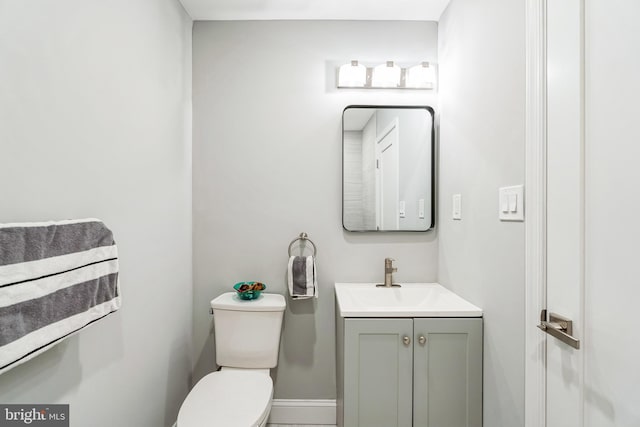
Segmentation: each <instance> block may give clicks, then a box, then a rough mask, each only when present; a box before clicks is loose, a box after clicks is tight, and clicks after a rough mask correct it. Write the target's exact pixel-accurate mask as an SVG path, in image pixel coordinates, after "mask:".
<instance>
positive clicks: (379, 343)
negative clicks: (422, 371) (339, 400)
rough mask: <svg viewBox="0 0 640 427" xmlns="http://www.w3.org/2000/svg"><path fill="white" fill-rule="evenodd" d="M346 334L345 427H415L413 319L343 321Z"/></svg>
mask: <svg viewBox="0 0 640 427" xmlns="http://www.w3.org/2000/svg"><path fill="white" fill-rule="evenodd" d="M344 332H345V337H344V343H345V348H344V372H345V377H344V426H345V427H411V425H412V420H411V418H412V414H411V411H412V404H413V400H412V392H413V390H412V388H413V385H412V383H413V381H412V378H413V342H412V339H411V337H412V336H413V319H345V327H344ZM405 337H406V338H405ZM405 339H408V340H409V343H405V341H404V340H405Z"/></svg>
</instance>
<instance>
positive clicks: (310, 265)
mask: <svg viewBox="0 0 640 427" xmlns="http://www.w3.org/2000/svg"><path fill="white" fill-rule="evenodd" d="M287 281H288V285H289V294H290V295H291V298H293V299H307V298H313V297H316V298H318V280H317V277H316V261H315V257H313V256H306V257H305V256H292V257H289V264H288V268H287Z"/></svg>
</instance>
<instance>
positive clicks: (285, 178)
mask: <svg viewBox="0 0 640 427" xmlns="http://www.w3.org/2000/svg"><path fill="white" fill-rule="evenodd" d="M193 37H194V39H193V46H194V50H193V55H194V58H193V59H194V62H193V73H194V74H193V94H194V98H193V100H194V147H193V148H194V165H193V174H194V176H193V197H194V204H193V206H194V212H193V215H194V216H193V220H194V281H195V287H194V347H195V357H196V360H195V363H196V365H195V373H194V380H195V379H198V378H200V377H201V376H203V375H204V374H206V373H207V372H210V371H211V370H212V369H214V368H215V363H214V360H215V353H214V345H213V339H212V336H211V328H212V318H211V316H210V315H209V311H208V308H209V301H210V300H211V299H212V298H214V297H216V296H217V295H219V294H221V293H222V292H225V291H229V290H230V289H231V286H232V285H233V284H234V283H235V282H237V281H240V280H262V281H264V282H265V283H266V284H267V286H268V291H270V292H276V293H281V294H285V293H286V290H285V289H286V288H285V270H286V264H287V246H288V245H289V242H290V241H291V240H292V239H293V238H295V237H296V236H297V235H298V233H300V232H301V231H305V232H307V233H309V236H310V237H311V238H312V239H313V241H314V242H315V244H316V245H317V247H318V258H317V263H318V276H319V287H320V298H319V299H318V300H313V301H296V302H292V301H291V300H288V308H287V312H286V314H285V321H284V322H285V324H284V332H283V341H282V350H281V353H280V360H279V365H278V368H277V372H276V374H275V377H276V381H275V397H276V398H297V399H303V398H333V397H335V392H336V390H335V362H334V360H335V351H334V350H335V347H334V308H333V304H334V295H333V283H334V282H336V281H381V280H382V279H383V268H384V265H383V259H384V258H385V257H393V258H395V259H397V260H398V261H397V266H398V273H397V280H399V281H425V280H435V279H436V270H437V257H438V255H437V238H436V233H435V232H429V233H410V234H402V233H388V234H371V233H349V232H345V231H343V229H342V225H341V223H342V221H341V214H342V213H341V203H342V185H341V169H342V166H341V162H342V144H341V117H342V110H343V109H344V107H345V106H347V105H349V104H391V105H393V104H396V105H424V104H426V105H432V106H435V103H436V95H435V93H433V92H427V91H398V90H368V91H367V90H344V89H342V90H338V89H335V68H334V66H335V64H336V63H337V64H339V63H340V62H346V61H348V60H350V59H354V58H357V59H360V60H362V61H369V60H377V61H381V62H382V61H384V60H386V59H396V60H398V61H402V60H416V61H419V60H420V59H421V58H424V59H425V60H431V61H435V60H436V58H437V25H436V24H435V23H426V22H422V23H420V22H350V21H342V22H337V21H336V22H332V21H324V22H319V21H299V22H278V21H270V22H251V21H249V22H196V23H195V25H194V34H193Z"/></svg>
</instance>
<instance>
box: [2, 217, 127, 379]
mask: <svg viewBox="0 0 640 427" xmlns="http://www.w3.org/2000/svg"><path fill="white" fill-rule="evenodd" d="M118 270H119V267H118V250H117V247H116V244H115V241H114V239H113V234H112V233H111V231H110V230H109V229H108V228H107V227H106V226H105V225H104V224H103V223H102V222H101V221H100V220H97V219H93V218H90V219H81V220H67V221H58V222H41V223H19V224H0V374H1V373H2V372H5V371H7V370H9V369H11V368H13V367H15V366H18V365H20V364H21V363H24V362H26V361H27V360H30V359H32V358H33V357H35V356H36V355H38V354H40V353H42V352H44V351H45V350H47V349H48V348H50V347H51V346H53V345H55V344H57V343H59V342H61V341H62V340H64V339H65V338H67V337H69V336H71V335H73V334H75V333H76V332H78V331H80V330H81V329H83V328H84V327H86V326H88V325H90V324H92V323H93V322H95V321H97V320H99V319H101V318H103V317H105V316H107V315H108V314H111V313H113V312H114V311H116V310H118V309H119V308H120V305H121V298H120V283H119V280H118Z"/></svg>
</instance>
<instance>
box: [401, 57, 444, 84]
mask: <svg viewBox="0 0 640 427" xmlns="http://www.w3.org/2000/svg"><path fill="white" fill-rule="evenodd" d="M435 81H436V73H435V70H434V69H433V66H432V65H431V64H429V63H428V62H423V63H421V64H418V65H414V66H413V67H411V68H407V70H406V78H405V86H406V87H408V88H415V89H433V83H434V82H435Z"/></svg>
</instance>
